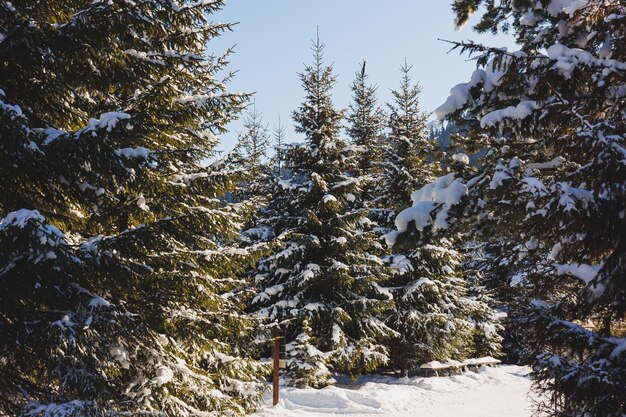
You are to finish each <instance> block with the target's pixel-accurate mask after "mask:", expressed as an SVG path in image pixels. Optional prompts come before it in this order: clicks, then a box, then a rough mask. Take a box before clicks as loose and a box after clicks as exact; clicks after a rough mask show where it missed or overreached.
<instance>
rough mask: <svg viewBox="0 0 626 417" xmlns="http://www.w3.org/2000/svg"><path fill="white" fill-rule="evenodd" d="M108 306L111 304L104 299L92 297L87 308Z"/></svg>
mask: <svg viewBox="0 0 626 417" xmlns="http://www.w3.org/2000/svg"><path fill="white" fill-rule="evenodd" d="M110 305H111V303H109V302H108V301H107V300H105V299H104V298H102V297H98V296H96V297H93V298H92V299H91V300H89V307H91V308H100V307H109V306H110Z"/></svg>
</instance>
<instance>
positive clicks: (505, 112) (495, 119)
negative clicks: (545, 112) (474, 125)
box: [480, 100, 538, 128]
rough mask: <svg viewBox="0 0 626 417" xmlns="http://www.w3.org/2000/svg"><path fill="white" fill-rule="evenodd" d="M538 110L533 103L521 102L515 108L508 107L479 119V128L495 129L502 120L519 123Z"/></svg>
mask: <svg viewBox="0 0 626 417" xmlns="http://www.w3.org/2000/svg"><path fill="white" fill-rule="evenodd" d="M537 108H538V106H537V103H536V102H534V101H529V100H526V101H522V102H520V103H519V104H518V105H517V106H509V107H506V108H504V109H499V110H494V111H492V112H490V113H487V114H486V115H484V116H483V117H482V118H481V119H480V127H482V128H486V127H495V126H497V125H499V124H500V123H501V122H502V121H503V120H504V119H513V120H517V121H521V120H523V119H525V118H527V117H528V116H530V115H531V114H532V112H533V110H536V109H537Z"/></svg>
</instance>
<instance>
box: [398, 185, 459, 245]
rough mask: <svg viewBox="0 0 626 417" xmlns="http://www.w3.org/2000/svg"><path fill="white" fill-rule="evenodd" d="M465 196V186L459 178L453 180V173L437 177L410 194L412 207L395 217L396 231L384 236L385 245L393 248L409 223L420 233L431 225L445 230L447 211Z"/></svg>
mask: <svg viewBox="0 0 626 417" xmlns="http://www.w3.org/2000/svg"><path fill="white" fill-rule="evenodd" d="M466 194H467V186H466V185H465V184H464V183H463V181H462V180H461V179H460V178H456V179H455V178H454V174H453V173H450V174H448V175H444V176H442V177H439V178H437V179H436V180H435V181H433V182H432V183H430V184H427V185H425V186H424V187H422V188H420V189H419V190H417V191H414V192H413V194H411V199H412V200H413V207H409V208H407V209H405V210H403V211H401V212H400V213H399V214H398V215H397V216H396V219H395V225H396V229H397V231H393V232H390V233H387V234H386V235H385V240H386V242H387V245H389V246H393V245H394V244H395V241H396V238H397V237H398V235H399V234H400V233H404V232H406V231H407V230H408V227H409V224H410V223H411V222H414V223H415V228H416V229H417V230H420V231H422V230H424V228H426V227H428V226H430V225H431V224H433V225H434V227H435V228H436V229H447V228H448V222H447V218H448V210H449V209H450V208H451V207H452V206H454V205H455V204H458V203H459V202H460V201H461V199H462V198H463V196H465V195H466ZM438 207H441V210H440V211H439V212H438V213H437V214H436V216H435V220H434V221H433V219H432V213H433V211H435V209H437V208H438Z"/></svg>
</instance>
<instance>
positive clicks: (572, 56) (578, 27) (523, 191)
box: [437, 0, 626, 417]
mask: <svg viewBox="0 0 626 417" xmlns="http://www.w3.org/2000/svg"><path fill="white" fill-rule="evenodd" d="M481 3H483V2H475V1H458V2H456V3H455V4H454V6H453V7H454V9H455V11H456V12H457V20H458V22H459V23H463V22H464V21H466V20H467V17H468V15H469V14H470V13H471V12H472V11H474V10H476V9H477V7H478V6H479V5H480V4H481ZM485 3H489V2H485ZM625 15H626V6H624V4H623V2H620V1H610V0H607V1H603V0H590V1H584V2H560V1H550V2H547V1H546V2H534V1H521V2H512V1H505V2H501V3H500V4H499V5H497V6H495V5H493V4H490V6H489V10H488V12H487V13H486V14H484V15H483V16H482V18H481V19H480V21H479V23H478V24H477V25H476V29H477V30H479V31H493V32H498V31H500V30H511V31H512V32H513V33H514V35H515V37H516V40H517V42H518V44H519V45H521V48H520V50H519V51H514V52H509V51H504V50H502V49H497V48H490V47H487V46H483V45H478V44H474V43H471V42H470V43H463V44H457V45H456V46H457V47H460V48H462V49H464V50H469V51H470V52H477V53H479V54H480V58H479V61H478V63H479V66H480V68H478V69H477V70H476V71H475V72H474V73H473V75H472V77H471V80H470V81H469V82H468V83H463V84H460V85H457V86H455V87H454V88H453V89H452V90H451V96H450V98H448V100H447V101H446V103H444V105H442V106H441V107H440V108H439V109H438V110H437V113H438V114H439V116H440V117H456V118H460V117H463V116H462V114H463V113H464V112H465V114H467V117H465V120H464V121H463V122H464V123H467V124H468V125H469V126H470V132H471V133H472V135H473V137H475V138H483V139H487V142H486V143H488V144H489V146H490V147H491V149H490V151H489V153H488V154H487V157H486V158H485V162H484V164H483V168H482V169H481V172H480V173H479V174H478V175H477V176H476V179H475V180H474V181H473V186H472V190H470V195H473V196H474V197H473V199H474V200H475V201H476V205H475V207H476V208H475V211H476V213H477V214H478V219H479V220H482V219H489V222H490V224H488V226H490V227H492V230H493V231H495V232H497V233H498V234H499V235H500V236H502V239H503V240H505V241H507V242H514V241H517V242H518V244H517V245H516V246H513V248H512V253H511V254H508V255H507V254H502V256H503V257H508V258H509V259H510V260H511V262H512V263H513V262H514V264H513V265H512V266H511V268H512V269H514V270H516V271H517V272H516V274H517V280H518V281H519V282H520V284H521V285H522V288H523V293H522V294H521V295H520V296H519V297H518V299H517V301H516V305H517V308H516V310H515V312H514V314H515V316H514V319H515V321H516V324H517V326H518V328H519V329H520V330H521V334H522V337H524V338H525V339H526V340H527V341H529V343H530V348H531V351H530V352H529V353H530V355H529V356H530V358H531V360H532V361H533V366H534V377H535V387H536V388H538V389H539V390H541V391H543V392H544V394H545V395H544V396H543V397H542V398H545V400H544V401H542V402H541V403H540V404H539V411H542V412H545V413H546V414H547V415H551V416H579V415H585V416H590V417H596V416H598V417H599V416H603V417H604V416H607V417H613V416H621V415H622V414H623V413H624V412H625V411H626V401H625V400H624V399H625V398H626V379H625V378H626V377H625V375H626V372H625V369H626V349H624V346H626V340H625V337H624V336H625V335H624V330H623V329H624V323H625V314H626V307H625V306H626V297H625V295H624V294H625V292H626V290H625V284H624V276H626V255H625V254H626V244H625V242H626V240H625V236H626V233H625V230H626V229H625V225H626V223H625V221H624V215H623V213H624V211H625V210H626V207H625V205H626V203H625V202H626V166H625V165H624V163H623V161H624V148H625V136H624V132H626V125H625V123H624V120H625V118H624V114H625V113H626V108H625V106H626V100H625V93H624V89H623V85H624V83H625V81H626V63H625V61H626V48H625V44H624V36H623V28H624V16H625ZM505 216H506V220H505ZM494 219H496V220H494ZM494 225H495V227H494ZM498 226H499V227H498Z"/></svg>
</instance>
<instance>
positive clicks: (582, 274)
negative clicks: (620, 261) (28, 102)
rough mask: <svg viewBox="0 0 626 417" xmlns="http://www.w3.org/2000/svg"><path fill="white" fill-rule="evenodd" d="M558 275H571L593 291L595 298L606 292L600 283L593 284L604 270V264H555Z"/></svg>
mask: <svg viewBox="0 0 626 417" xmlns="http://www.w3.org/2000/svg"><path fill="white" fill-rule="evenodd" d="M553 266H554V268H556V273H557V274H558V275H565V274H569V275H572V276H574V277H576V278H578V279H580V280H582V281H583V282H584V283H585V284H587V285H588V287H587V288H588V289H589V290H591V292H592V293H593V295H594V297H599V296H600V295H602V293H603V292H604V287H603V286H602V285H601V284H599V283H596V282H594V283H592V281H593V280H594V278H595V277H596V275H598V271H600V269H602V266H603V264H599V265H587V264H554V265H553ZM589 284H592V285H589Z"/></svg>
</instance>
